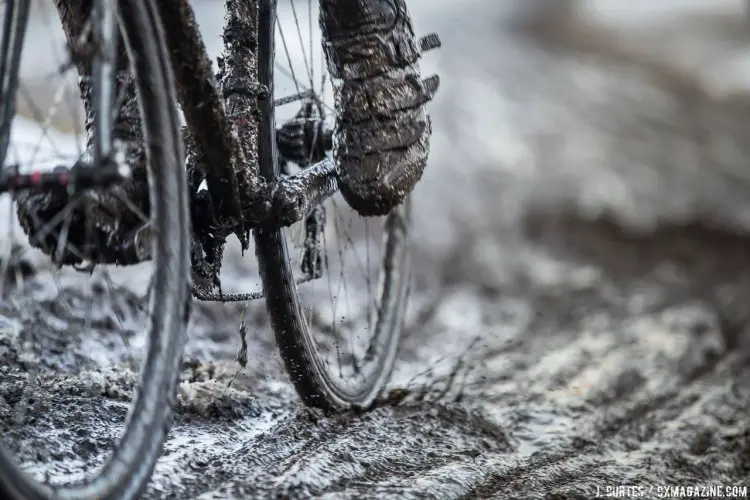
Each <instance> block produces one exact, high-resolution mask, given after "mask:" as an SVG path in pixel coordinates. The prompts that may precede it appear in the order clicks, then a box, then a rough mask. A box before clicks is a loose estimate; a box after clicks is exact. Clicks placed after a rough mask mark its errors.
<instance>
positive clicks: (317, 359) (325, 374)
mask: <svg viewBox="0 0 750 500" xmlns="http://www.w3.org/2000/svg"><path fill="white" fill-rule="evenodd" d="M258 10H259V15H258V54H259V58H258V60H259V63H258V65H259V71H258V73H259V81H260V82H261V84H264V85H266V86H267V87H268V88H269V90H270V91H271V95H274V94H273V89H274V71H273V68H274V52H275V40H274V39H275V29H276V27H277V20H276V15H277V2H276V0H260V2H259V9H258ZM295 22H296V14H295ZM284 44H286V42H284ZM311 83H312V82H311ZM260 130H261V134H260V137H259V140H258V143H259V165H260V173H261V175H262V176H263V177H264V178H265V179H266V180H268V181H273V180H274V179H276V178H277V177H278V176H279V175H280V172H279V168H278V152H277V150H276V138H275V112H274V108H273V102H272V100H270V99H269V100H267V101H266V102H264V103H263V104H262V105H261V121H260ZM408 227H409V204H408V201H407V202H406V203H405V204H403V205H401V206H399V207H397V208H396V209H394V210H393V211H392V212H391V213H390V214H389V215H388V216H387V217H386V218H385V223H384V229H385V243H384V244H383V251H382V259H381V269H380V278H379V282H380V286H379V292H377V297H376V300H377V307H376V308H375V309H376V311H375V314H376V317H375V318H374V321H372V322H371V326H370V328H371V329H372V331H373V332H374V333H373V334H372V335H371V337H370V339H371V340H370V342H369V344H368V346H367V348H366V349H365V351H366V352H365V353H364V356H363V360H360V362H361V361H365V362H366V363H367V367H366V373H365V374H364V375H363V376H361V377H359V380H358V381H357V382H356V383H346V382H345V381H344V380H341V379H337V377H336V376H335V374H334V373H333V370H332V369H331V368H330V363H329V362H327V361H326V360H325V359H324V358H323V356H322V355H321V351H320V349H319V345H320V344H319V342H318V341H316V338H315V336H314V334H313V328H311V325H310V324H308V322H307V321H306V319H305V314H304V312H303V306H302V302H301V300H300V294H299V292H298V288H297V286H296V280H295V277H294V271H293V269H292V265H291V262H290V258H289V249H288V247H289V245H288V238H287V235H286V234H285V233H286V231H287V230H285V229H272V230H268V229H263V230H256V231H255V232H254V239H255V245H256V253H257V257H258V261H259V265H260V275H261V280H262V282H263V287H264V293H265V296H266V304H267V308H268V312H269V315H270V318H271V323H272V326H273V329H274V332H275V335H276V342H277V344H278V347H279V349H280V351H281V356H282V359H283V361H284V363H285V366H286V369H287V372H288V374H289V376H290V378H291V380H292V383H293V384H294V386H295V388H296V390H297V392H298V394H299V395H300V397H301V398H302V400H303V402H304V403H305V404H307V405H309V406H314V407H319V408H322V409H324V410H345V409H350V408H365V407H368V406H370V405H371V404H372V403H373V401H374V400H375V398H376V397H377V395H378V394H379V392H380V391H381V390H382V388H383V385H384V384H385V382H386V381H387V378H388V376H389V374H390V372H391V370H392V367H393V364H394V360H395V357H396V353H397V349H398V343H399V339H400V335H401V330H402V327H403V318H404V312H405V308H406V303H407V298H408V288H409V272H408V269H409V260H408V240H407V237H408ZM333 316H335V314H333ZM358 333H359V332H358ZM359 371H360V373H364V370H362V367H360V368H359Z"/></svg>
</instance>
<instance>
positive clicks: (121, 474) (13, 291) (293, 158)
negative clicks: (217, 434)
mask: <svg viewBox="0 0 750 500" xmlns="http://www.w3.org/2000/svg"><path fill="white" fill-rule="evenodd" d="M30 4H31V1H30V0H16V1H13V0H10V1H7V2H6V4H5V6H4V11H5V12H4V15H5V17H4V20H3V23H2V26H3V35H2V45H1V46H0V50H1V52H0V77H2V80H1V81H0V86H1V87H0V88H2V95H3V102H2V108H0V147H1V149H0V159H2V170H1V171H0V193H3V192H6V193H10V194H11V195H12V199H13V200H14V202H15V204H16V213H17V216H18V220H19V221H20V224H21V227H22V229H23V231H24V233H25V234H26V237H27V238H28V241H29V243H30V244H31V245H32V246H33V247H36V248H37V249H39V250H41V251H42V252H43V253H44V254H46V255H47V256H48V257H49V258H50V259H51V261H52V262H53V263H54V264H55V266H57V267H58V268H64V269H67V268H71V267H72V268H74V269H76V270H77V271H80V272H83V273H84V274H87V275H92V276H93V274H94V272H95V271H96V270H98V269H101V267H102V266H106V265H115V266H130V265H146V264H148V263H150V265H151V267H153V268H154V269H155V274H154V276H153V277H152V278H151V279H150V280H149V281H148V286H147V287H146V290H145V292H144V293H145V294H146V296H147V297H148V299H149V304H150V308H149V313H148V321H149V326H148V338H149V341H148V348H147V351H146V355H145V357H144V360H143V362H142V366H141V371H140V376H139V379H138V384H137V391H136V395H135V397H134V399H133V403H132V406H131V410H130V413H129V416H128V420H127V422H126V424H125V432H124V434H123V437H122V438H121V441H120V442H119V444H118V445H117V447H116V450H115V451H114V452H113V454H112V455H111V457H110V458H109V460H108V461H107V462H106V463H105V465H104V467H103V468H102V469H101V470H100V471H99V472H98V473H97V474H96V475H95V476H94V477H93V479H91V480H89V481H87V482H84V483H80V484H74V485H66V486H59V485H57V486H50V485H47V484H42V483H41V482H37V481H36V480H35V479H34V478H32V477H31V476H30V475H28V474H26V473H24V472H23V471H22V470H21V469H20V467H19V466H18V465H17V464H16V463H15V462H14V460H13V458H12V457H11V456H10V454H9V452H8V451H7V450H6V449H5V448H4V447H2V448H0V491H1V492H2V493H4V494H5V498H53V497H54V498H132V497H135V496H137V495H138V494H139V492H141V491H142V490H143V489H144V488H145V486H146V484H147V482H148V480H149V477H150V475H151V473H152V472H153V469H154V466H155V463H156V461H157V459H158V456H159V453H160V450H161V447H162V444H163V442H164V440H165V436H166V433H167V431H168V428H169V423H168V422H169V418H170V413H171V408H172V406H173V404H174V401H175V398H176V385H177V381H178V378H179V373H180V366H181V358H182V353H183V349H184V346H185V343H186V336H185V332H186V328H187V321H188V318H189V315H190V306H189V304H190V296H191V294H192V295H193V296H194V297H195V298H197V299H199V300H206V301H249V300H253V299H260V298H264V299H265V302H266V307H267V312H268V314H269V316H270V319H271V326H272V328H273V330H274V333H275V339H276V343H277V345H278V349H279V351H280V353H281V357H282V359H283V361H284V365H285V368H286V370H287V372H288V374H289V377H290V379H291V381H292V383H293V385H294V387H295V389H296V391H297V393H298V394H299V396H300V398H301V399H302V401H303V402H304V403H305V404H306V405H309V406H315V407H318V408H321V409H323V410H329V411H340V410H347V409H353V408H354V409H363V408H367V407H369V406H370V405H371V404H372V403H373V401H374V400H375V398H376V397H377V395H378V393H379V392H380V391H381V390H382V388H383V386H384V384H385V382H386V379H387V377H388V376H389V373H390V372H391V369H392V366H393V363H394V359H395V356H396V351H397V347H398V341H399V337H400V334H401V329H402V326H403V318H404V311H405V306H406V302H407V298H408V291H409V279H408V265H409V264H408V246H407V243H408V241H407V239H408V238H407V237H408V227H409V223H408V218H409V203H408V194H409V193H410V192H411V190H412V189H413V187H414V185H415V184H416V183H417V182H418V180H419V178H420V177H421V175H422V171H423V169H424V167H425V165H426V160H427V154H428V151H429V136H430V133H431V126H430V121H429V117H428V115H427V114H426V111H425V105H426V104H427V103H428V102H429V101H430V100H431V99H432V98H433V96H434V94H435V92H436V91H437V88H438V84H439V80H438V78H437V76H433V77H430V78H428V79H425V80H421V78H420V77H419V70H418V65H417V63H418V60H419V58H420V57H421V54H422V53H423V52H425V51H427V50H430V49H433V48H436V47H438V46H439V45H440V40H439V38H438V37H437V35H434V34H432V35H428V36H426V37H423V38H421V39H419V40H418V39H417V38H415V36H414V33H413V30H412V27H411V21H410V18H409V14H408V11H407V8H406V3H405V0H395V1H393V2H379V3H377V4H375V3H373V2H368V1H367V0H357V1H356V2H352V1H342V0H321V3H320V5H321V9H320V14H319V15H320V24H321V27H322V28H323V29H322V31H323V38H324V41H323V43H322V44H321V45H322V47H323V48H324V50H325V53H326V62H325V63H323V59H322V58H321V59H320V61H319V62H321V66H323V65H325V66H327V67H328V69H329V70H331V71H332V72H333V75H332V76H333V78H335V79H336V87H335V95H336V100H337V105H336V109H335V110H334V109H331V108H330V106H329V105H328V104H327V103H326V99H325V96H323V95H322V94H325V92H326V90H328V91H333V90H334V89H333V85H332V84H331V85H330V88H328V87H329V82H328V81H327V76H326V72H325V71H321V73H322V76H321V81H320V85H319V87H318V85H317V82H316V81H315V78H314V71H313V69H314V68H313V61H314V58H313V48H312V47H313V44H312V21H311V20H309V23H308V27H309V31H310V34H311V39H310V44H309V60H308V53H306V49H307V47H305V44H304V42H303V40H302V34H301V28H300V23H299V20H298V13H297V10H296V8H295V6H294V2H293V1H291V9H292V10H291V14H292V15H293V20H294V24H295V25H296V28H297V33H298V35H299V41H300V44H301V45H302V56H303V59H304V63H305V73H304V78H305V82H304V83H301V82H300V80H299V79H298V78H297V77H296V75H295V73H294V70H291V71H288V72H286V73H285V72H283V71H281V68H276V67H275V65H274V56H275V52H276V51H275V41H276V37H277V36H278V37H279V38H280V40H281V42H282V46H283V48H284V53H285V55H286V58H287V59H288V61H289V62H290V68H291V66H292V64H291V62H292V56H291V55H290V52H289V50H288V45H287V39H286V38H285V36H284V33H283V29H282V24H281V23H280V22H279V21H278V18H277V9H278V6H277V2H276V0H245V1H243V0H227V1H226V2H225V14H226V19H225V21H226V22H225V26H224V31H223V38H224V54H223V57H222V58H220V59H219V61H218V70H219V71H218V73H216V74H214V71H213V68H212V65H211V61H210V59H209V57H208V55H207V51H206V47H205V45H204V43H203V40H202V38H201V34H200V32H199V30H198V27H197V24H196V20H195V15H194V13H193V10H192V7H191V5H190V4H189V3H188V2H187V0H159V1H158V2H152V1H150V0H119V1H118V2H107V1H97V2H94V3H93V4H92V3H91V0H57V2H56V7H57V11H58V14H59V17H60V19H61V21H62V25H63V30H64V35H65V40H66V42H65V44H66V46H67V51H66V54H67V60H66V61H65V63H64V64H63V65H61V67H60V70H59V71H58V72H59V73H62V72H63V71H68V70H71V71H73V70H74V71H76V72H77V73H78V75H79V78H78V80H79V82H78V87H79V91H80V98H81V99H82V101H83V104H84V111H85V112H84V115H85V132H86V134H85V135H86V140H87V144H86V148H85V150H82V151H76V152H74V153H73V158H74V160H73V161H71V162H70V163H67V164H63V165H60V164H59V162H57V163H54V162H53V165H54V168H51V169H47V170H41V169H39V168H36V167H35V168H32V169H31V170H28V169H25V166H24V165H21V164H20V161H14V160H13V159H12V158H11V156H12V155H10V154H9V150H10V149H12V146H13V143H12V141H11V124H12V123H15V124H14V127H18V126H19V125H18V123H19V120H20V118H17V116H19V114H22V113H24V112H25V113H27V114H32V115H34V114H35V113H36V114H37V115H38V114H39V113H38V112H36V108H35V107H34V106H32V105H28V106H27V108H28V109H27V108H24V109H25V111H24V109H21V108H23V106H21V105H20V104H19V102H20V101H17V100H16V92H17V91H19V90H23V86H22V85H20V84H19V73H20V67H21V56H20V55H21V48H22V47H23V46H24V35H25V33H26V31H27V26H28V22H29V15H30V14H29V12H30ZM311 5H312V4H311V2H310V1H308V15H309V18H310V19H311V18H312V11H313V9H312V6H311ZM378 6H379V8H380V10H377V9H375V8H374V7H378ZM283 13H286V14H289V11H283ZM89 15H90V16H91V17H90V18H89ZM26 41H27V42H28V40H26ZM274 69H276V70H277V71H280V72H281V74H286V75H287V76H290V77H291V80H292V81H293V82H294V86H295V89H294V90H295V92H294V93H292V94H291V95H288V96H281V97H277V96H276V95H275V92H274V83H276V77H275V74H274ZM21 93H22V92H21ZM60 100H61V99H58V98H57V97H55V98H54V99H53V101H55V102H56V104H57V107H54V106H53V108H52V109H55V110H56V111H59V109H60V102H59V101H60ZM296 102H299V103H301V104H300V108H299V111H298V112H297V113H296V114H294V115H293V116H291V117H290V119H289V120H288V121H286V122H285V123H284V124H283V125H282V126H281V127H279V128H278V129H277V128H276V125H275V113H276V108H277V107H280V106H284V105H288V104H291V103H296ZM175 103H179V110H180V111H181V116H180V113H179V112H178V107H177V106H175V105H174V104H175ZM53 104H54V103H53ZM19 110H21V111H19ZM331 114H333V115H335V117H336V120H337V123H336V126H335V127H330V126H329V125H328V122H329V119H330V117H331ZM14 117H16V118H14ZM35 118H37V120H35V123H38V122H42V123H45V124H48V123H49V122H51V121H53V120H55V119H56V118H55V117H52V118H50V117H45V119H44V120H39V118H41V117H40V116H36V117H35ZM181 119H182V120H183V121H184V126H182V127H181V126H180V120H181ZM14 120H15V122H14ZM24 123H25V122H24ZM77 135H78V136H80V135H82V134H81V133H79V134H77ZM43 136H44V138H45V140H49V141H52V139H51V138H50V137H51V132H50V131H49V130H47V129H44V130H43ZM37 146H38V145H37ZM38 150H39V148H38V147H36V149H35V151H38ZM19 154H20V153H19ZM331 154H333V157H334V158H333V159H332V158H331ZM27 156H28V155H27ZM31 156H33V154H32V155H31ZM9 158H11V159H10V160H9ZM71 164H72V166H70V165H71ZM384 165H385V166H384ZM337 192H338V194H337ZM338 196H340V197H342V198H344V200H345V202H346V204H347V205H348V206H350V207H351V209H349V211H348V212H347V213H346V214H345V215H346V216H347V217H348V218H349V223H350V224H352V223H353V222H354V221H357V223H358V224H359V225H360V226H361V225H364V226H365V227H364V229H363V228H362V227H360V228H359V233H360V234H359V236H356V238H358V239H357V241H356V242H355V241H354V239H353V238H352V237H351V236H350V235H344V234H343V229H342V227H341V221H340V219H341V213H340V212H337V218H336V219H334V221H333V222H334V223H333V224H329V223H328V222H329V220H330V219H329V217H328V212H329V210H327V208H326V207H325V206H324V205H323V204H324V203H328V202H332V203H333V205H334V209H336V208H338V205H336V203H335V201H336V199H337V197H338ZM341 212H343V209H342V210H341ZM377 216H382V217H384V219H385V221H384V224H383V230H382V231H383V234H382V236H384V239H385V242H384V243H383V246H382V255H381V264H380V268H381V272H380V282H379V293H378V294H377V296H376V297H375V298H373V297H372V295H373V294H372V280H371V279H370V277H369V271H370V270H371V268H372V267H373V265H372V261H371V259H370V254H369V249H370V247H369V245H368V246H367V259H366V262H365V263H364V264H362V263H361V262H359V263H358V264H359V265H361V267H362V268H363V269H364V270H365V271H367V272H368V276H367V277H366V278H365V280H364V282H362V283H360V284H359V286H360V288H359V292H358V296H357V297H356V300H355V301H354V303H355V304H354V305H355V306H358V307H355V309H357V310H356V312H357V313H358V314H359V316H357V315H356V314H355V315H353V317H352V318H348V321H346V322H344V321H341V316H340V313H339V312H338V310H337V307H338V305H337V304H338V300H339V299H340V297H341V296H348V294H349V292H348V291H347V287H346V285H343V286H342V285H341V284H339V287H338V288H337V289H336V290H335V292H334V291H333V290H334V289H333V288H332V287H331V285H330V284H329V287H328V290H324V291H323V292H322V293H321V292H320V291H319V290H318V291H315V290H313V291H312V294H315V298H314V299H313V300H312V301H311V302H315V301H317V300H320V298H321V297H325V296H326V295H327V296H328V298H330V300H331V302H332V303H333V306H332V310H331V311H328V312H326V311H322V310H319V309H315V310H313V308H312V307H311V308H310V313H309V315H306V311H305V310H304V309H303V307H302V303H301V300H300V292H301V290H302V289H303V288H304V287H306V286H309V285H311V284H314V283H316V282H318V281H320V280H322V279H324V278H327V279H328V280H329V281H330V280H332V278H333V277H335V273H332V272H331V269H334V268H335V267H336V266H338V267H340V268H341V270H340V275H339V277H340V278H341V280H342V281H343V277H344V276H345V274H344V273H343V269H344V267H345V260H344V257H343V256H342V251H341V248H340V246H339V252H338V254H337V255H335V256H333V257H331V256H329V255H328V254H327V253H326V252H325V248H327V241H328V240H329V239H331V238H333V239H335V241H336V242H340V241H341V240H344V242H345V243H349V242H351V243H352V245H353V246H354V245H358V246H362V242H361V239H362V238H364V236H370V233H369V222H370V221H371V220H373V219H374V218H375V217H377ZM332 226H333V227H332ZM295 231H296V233H295ZM251 233H252V236H253V239H254V244H255V249H256V257H257V260H258V263H259V277H260V280H261V282H262V292H257V291H255V292H249V293H225V292H224V290H223V287H222V282H221V279H220V270H221V266H222V257H223V254H224V251H225V244H226V241H227V239H228V238H229V237H230V236H233V235H234V236H236V237H237V239H238V240H239V243H240V245H241V248H242V250H243V252H244V251H245V250H247V249H249V246H250V234H251ZM11 239H12V238H7V240H8V241H10V240H11ZM290 240H291V241H292V243H293V244H294V243H297V244H298V246H299V247H300V250H301V258H300V259H299V261H298V262H297V264H298V266H297V267H298V269H299V273H298V275H297V276H295V272H294V270H293V268H292V262H291V259H290V256H289V247H290V244H289V241H290ZM17 261H18V258H17V257H14V254H13V252H12V251H11V250H9V251H8V252H7V253H6V257H5V258H4V260H3V262H2V264H1V265H0V268H1V269H0V297H3V298H4V301H3V303H2V305H0V313H2V314H6V315H7V314H10V313H12V312H14V311H15V312H19V311H21V312H22V311H23V307H20V306H19V307H16V306H14V305H13V304H14V303H15V302H19V301H21V302H22V301H24V300H26V301H27V304H28V301H29V300H32V299H33V297H31V298H29V297H30V292H18V289H19V287H20V286H21V285H22V284H23V282H24V280H23V275H24V273H23V271H22V266H19V265H18V262H17ZM144 263H146V264H144ZM106 272H107V273H109V272H110V271H109V270H107V271H106ZM112 272H114V271H112ZM102 273H104V272H103V271H102ZM71 275H72V274H71ZM65 276H68V275H65ZM102 276H104V278H99V279H100V281H95V282H94V283H93V284H92V285H91V288H92V290H99V292H96V293H101V290H102V287H103V286H104V285H103V284H102V283H106V284H107V286H110V285H111V282H110V281H109V280H110V278H111V276H110V275H109V274H106V273H105V274H102ZM189 278H191V279H189ZM76 283H77V282H76ZM58 286H60V285H58ZM72 286H73V287H75V286H77V285H72ZM362 287H364V289H365V290H366V292H362V290H361V289H362ZM23 293H26V294H27V295H23ZM352 293H354V292H352ZM6 297H10V299H7V300H6V299H5V298H6ZM348 299H349V298H347V300H346V301H347V304H348V305H350V304H349V302H350V301H349V300H348ZM14 307H15V309H14ZM362 316H364V318H363V317H362ZM91 324H92V323H91V322H89V323H84V325H85V326H87V327H90V326H91ZM314 329H315V330H317V329H319V330H322V333H323V334H324V335H322V336H321V337H322V338H316V337H315V336H314V335H313V333H312V332H313V330H314ZM344 330H352V331H357V332H358V333H359V334H360V335H358V336H357V337H356V339H353V338H351V337H350V338H349V339H348V343H349V347H350V349H351V352H349V353H347V354H342V352H341V351H342V346H343V344H344V342H343V341H342V339H341V337H342V335H343V333H342V331H344ZM369 330H372V331H373V334H372V336H371V337H370V338H369V339H367V340H366V341H362V337H365V335H364V333H365V332H368V331H369ZM355 340H356V341H357V342H358V345H357V346H356V348H355V345H354V342H355ZM325 347H331V350H333V351H335V353H336V360H335V361H336V364H337V369H336V370H334V369H332V368H331V367H330V366H331V362H330V361H327V360H326V359H324V357H323V355H322V352H323V349H324V348H325ZM355 351H359V352H360V353H361V354H362V359H357V357H356V356H355V354H356V352H355ZM336 371H338V374H337V373H336ZM337 375H338V376H340V378H339V379H337V378H336V376H337ZM28 378H33V377H31V375H29V376H28Z"/></svg>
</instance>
